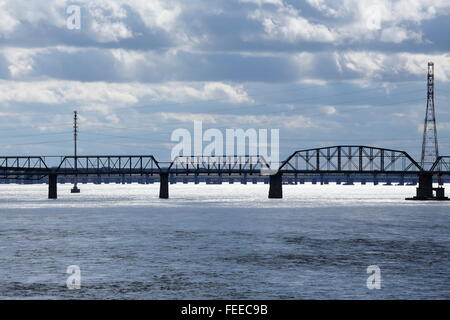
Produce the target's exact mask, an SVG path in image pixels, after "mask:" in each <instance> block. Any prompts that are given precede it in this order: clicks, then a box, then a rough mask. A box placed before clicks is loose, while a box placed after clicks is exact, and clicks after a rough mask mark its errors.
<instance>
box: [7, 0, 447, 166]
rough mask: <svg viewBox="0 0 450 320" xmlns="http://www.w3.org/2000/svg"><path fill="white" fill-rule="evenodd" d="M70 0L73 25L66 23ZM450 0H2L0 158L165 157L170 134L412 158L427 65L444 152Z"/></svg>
mask: <svg viewBox="0 0 450 320" xmlns="http://www.w3.org/2000/svg"><path fill="white" fill-rule="evenodd" d="M71 5H77V6H79V7H80V9H81V11H80V13H81V25H80V28H79V29H73V28H68V24H67V20H68V18H69V22H70V21H73V20H71V19H70V15H71V14H72V11H71V10H69V13H68V11H67V9H68V8H69V7H70V6H71ZM449 14H450V0H396V1H388V0H378V1H375V0H341V1H336V0H189V1H183V0H127V1H125V0H114V1H111V0H82V1H66V0H45V1H44V0H0V146H1V151H0V152H1V154H2V155H16V154H35V155H37V154H39V155H40V154H47V155H50V154H51V155H53V154H58V155H59V154H67V153H70V152H71V150H72V140H71V138H72V137H71V130H72V128H71V122H72V111H73V110H74V109H76V110H78V111H79V114H80V136H79V139H80V149H81V153H84V154H98V153H104V154H117V153H121V154H155V155H156V156H157V157H158V158H159V159H161V160H168V158H169V157H170V150H171V147H172V145H173V143H171V142H170V136H171V133H172V131H173V130H174V129H176V128H187V129H192V128H193V121H194V120H202V121H203V123H204V126H205V128H219V129H222V130H224V129H226V128H243V129H247V128H267V129H271V128H273V129H280V143H281V145H280V147H281V150H280V151H281V155H282V157H283V156H286V155H288V154H289V153H291V152H292V151H294V150H296V149H303V148H306V147H316V146H327V145H336V144H364V145H374V146H380V147H389V148H398V149H404V150H407V151H409V152H410V153H411V154H412V155H414V156H415V157H416V158H418V153H419V149H420V146H421V130H422V123H423V118H424V115H425V106H426V99H425V98H426V90H425V86H426V71H427V62H428V61H433V62H434V63H435V69H436V70H435V74H436V109H437V111H436V112H437V118H438V119H437V120H438V137H439V141H440V151H441V154H450V150H449V149H450V53H449V51H450V36H449V30H450V18H449Z"/></svg>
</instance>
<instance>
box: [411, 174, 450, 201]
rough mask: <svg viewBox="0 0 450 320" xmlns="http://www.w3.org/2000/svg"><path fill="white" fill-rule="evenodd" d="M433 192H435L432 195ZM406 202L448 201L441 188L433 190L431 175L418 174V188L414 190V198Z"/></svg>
mask: <svg viewBox="0 0 450 320" xmlns="http://www.w3.org/2000/svg"><path fill="white" fill-rule="evenodd" d="M433 192H436V195H434V193H433ZM406 200H448V197H446V196H445V190H444V188H442V187H438V188H433V173H432V172H420V174H419V187H418V188H416V196H415V197H412V198H406Z"/></svg>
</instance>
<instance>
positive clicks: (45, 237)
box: [0, 184, 450, 299]
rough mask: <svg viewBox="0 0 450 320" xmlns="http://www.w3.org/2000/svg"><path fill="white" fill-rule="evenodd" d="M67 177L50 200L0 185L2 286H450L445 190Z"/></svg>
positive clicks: (433, 292) (174, 295)
mask: <svg viewBox="0 0 450 320" xmlns="http://www.w3.org/2000/svg"><path fill="white" fill-rule="evenodd" d="M70 187H71V186H70V185H61V186H59V196H60V198H59V199H58V200H53V201H50V200H47V199H46V195H47V187H46V186H45V185H42V186H38V185H27V186H26V185H1V186H0V222H1V223H0V298H2V299H17V298H20V299H22V298H24V299H30V298H38V299H48V298H51V299H53V298H70V299H72V298H77V299H78V298H81V299H84V298H89V299H220V298H224V299H265V298H270V299H272V298H273V299H303V298H308V299H328V298H331V299H342V298H345V299H374V298H377V299H380V298H381V299H385V298H386V299H387V298H389V299H391V298H393V299H398V298H406V299H431V298H437V299H449V298H450V202H449V203H444V202H437V203H432V202H422V203H417V202H408V201H404V200H403V199H404V198H405V197H406V196H411V195H413V194H414V191H415V190H414V187H407V186H369V185H367V186H336V185H326V186H319V185H298V186H284V193H285V198H284V199H281V200H278V199H277V200H275V199H272V200H269V199H267V191H268V186H267V185H236V184H235V185H208V186H206V185H191V184H189V185H182V184H179V185H171V186H170V191H171V199H169V200H160V199H158V197H157V195H158V185H81V192H82V193H81V194H78V195H72V194H70V193H69V189H70ZM69 265H78V266H79V267H80V269H81V289H80V290H68V289H67V287H66V279H67V277H68V276H69V275H68V274H66V269H67V267H68V266H69ZM369 265H378V266H379V267H380V268H381V279H382V288H381V289H380V290H369V289H367V287H366V280H367V277H368V276H369V275H368V274H367V273H366V270H367V267H368V266H369Z"/></svg>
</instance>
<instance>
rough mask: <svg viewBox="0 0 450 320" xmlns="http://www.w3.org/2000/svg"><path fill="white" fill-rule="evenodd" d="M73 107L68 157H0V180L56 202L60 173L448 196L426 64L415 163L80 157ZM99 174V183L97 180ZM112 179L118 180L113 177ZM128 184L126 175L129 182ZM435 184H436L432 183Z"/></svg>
mask: <svg viewBox="0 0 450 320" xmlns="http://www.w3.org/2000/svg"><path fill="white" fill-rule="evenodd" d="M77 119H78V118H77V112H76V111H74V155H73V156H66V157H61V158H60V159H59V161H57V163H56V164H55V165H53V163H52V164H50V163H47V159H46V158H45V157H0V178H3V179H13V180H16V181H32V180H41V181H44V180H45V179H46V180H47V181H46V182H47V183H48V186H49V191H48V197H49V198H50V199H56V198H57V197H58V194H57V185H58V177H68V178H70V179H71V180H72V181H73V182H72V183H73V184H74V187H73V188H72V190H71V192H72V193H79V192H80V190H79V189H78V187H77V182H78V178H79V177H82V179H83V177H90V178H91V179H92V178H93V177H96V179H97V181H101V179H106V181H107V182H109V179H110V178H111V177H113V178H116V179H117V178H118V177H119V179H121V180H122V182H124V181H125V180H126V178H125V177H131V178H137V179H138V180H139V179H141V180H142V179H144V180H145V181H146V182H150V183H151V182H153V181H154V179H153V177H155V176H156V177H157V180H158V181H159V183H160V192H159V197H160V198H169V183H175V182H177V181H179V180H180V179H181V180H182V181H183V183H187V182H190V181H191V182H194V183H200V181H205V182H206V183H211V181H213V183H222V181H224V180H228V182H230V183H234V181H235V180H236V179H238V180H240V182H241V183H247V181H248V180H249V179H250V180H251V181H252V182H253V183H255V182H258V181H264V182H265V183H268V184H270V187H269V198H282V197H283V184H284V183H290V184H291V183H294V184H297V183H299V182H300V184H301V183H304V182H306V181H310V182H312V183H317V182H320V183H321V184H326V183H328V182H336V183H339V184H340V183H342V182H344V183H345V184H353V182H360V183H362V184H365V183H366V182H372V183H374V184H378V183H379V182H384V183H387V184H392V183H398V184H401V185H403V184H405V183H407V184H414V185H415V184H417V183H418V184H419V186H418V188H417V193H416V196H414V197H412V198H408V199H410V200H447V197H445V193H444V188H443V187H442V185H443V184H444V182H450V180H449V179H450V156H439V151H438V140H437V130H436V118H435V108H434V64H433V63H432V62H429V63H428V74H427V108H426V116H425V122H424V133H423V143H422V157H421V162H420V163H421V164H420V165H419V164H418V163H417V162H416V161H415V160H414V159H413V158H412V157H411V156H410V155H409V154H408V153H407V152H405V151H401V150H393V149H384V148H378V147H370V146H351V145H345V146H331V147H322V148H315V149H306V150H299V151H295V152H294V153H293V154H291V155H290V156H289V157H288V158H287V159H286V160H284V161H283V162H281V163H280V164H278V163H269V162H267V161H266V159H265V158H264V157H263V156H260V155H242V156H236V155H234V156H228V155H226V156H200V155H198V156H184V157H176V158H175V159H174V160H173V161H172V162H169V163H167V162H158V161H157V160H156V159H155V157H153V156H152V155H124V156H117V155H109V156H98V155H94V156H79V155H78V154H77V135H78V123H77ZM99 179H100V180H99ZM116 181H117V180H116ZM130 181H132V180H130ZM433 183H438V185H439V186H438V187H437V188H433Z"/></svg>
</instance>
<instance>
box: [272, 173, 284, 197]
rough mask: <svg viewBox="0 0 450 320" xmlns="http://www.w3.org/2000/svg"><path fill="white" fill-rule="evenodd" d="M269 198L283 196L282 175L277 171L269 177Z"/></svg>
mask: <svg viewBox="0 0 450 320" xmlns="http://www.w3.org/2000/svg"><path fill="white" fill-rule="evenodd" d="M269 183H270V187H269V199H281V198H283V175H282V174H281V173H280V172H278V173H277V174H274V175H271V176H270V178H269Z"/></svg>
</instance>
